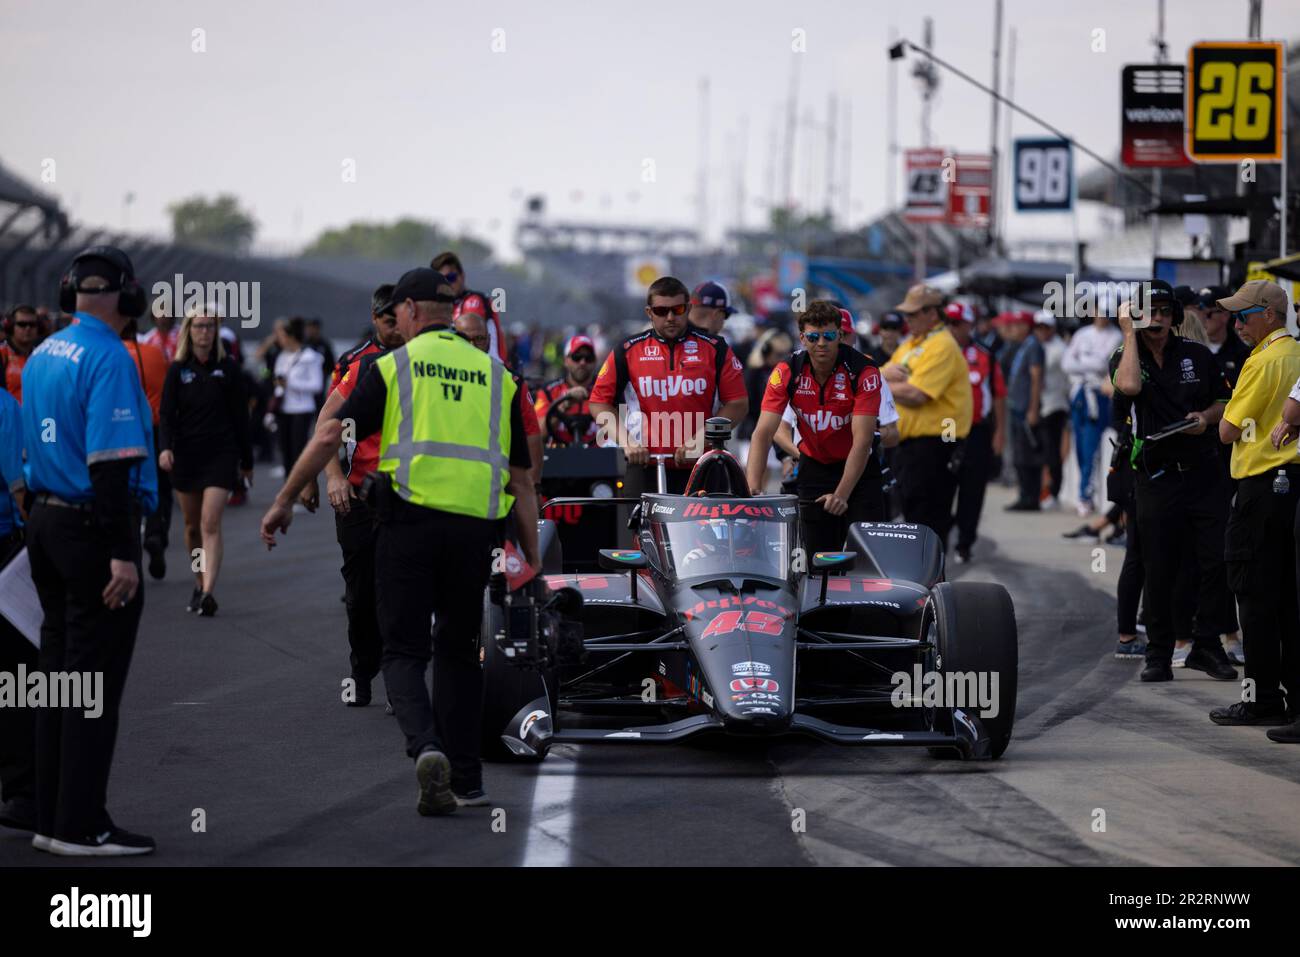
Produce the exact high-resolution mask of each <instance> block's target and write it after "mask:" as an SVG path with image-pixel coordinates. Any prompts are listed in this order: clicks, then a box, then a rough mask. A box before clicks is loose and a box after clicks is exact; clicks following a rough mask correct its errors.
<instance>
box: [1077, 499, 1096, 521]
mask: <svg viewBox="0 0 1300 957" xmlns="http://www.w3.org/2000/svg"><path fill="white" fill-rule="evenodd" d="M1074 511H1075V513H1076V514H1077V515H1078V516H1079V517H1080V518H1087V517H1088V516H1089V515H1091V514H1092V506H1091V505H1089V504H1088V503H1087V502H1080V503H1079V504H1078V505H1076V506H1075V507H1074Z"/></svg>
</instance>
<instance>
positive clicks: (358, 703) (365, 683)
mask: <svg viewBox="0 0 1300 957" xmlns="http://www.w3.org/2000/svg"><path fill="white" fill-rule="evenodd" d="M352 684H353V686H354V687H355V688H356V699H355V700H353V701H345V702H343V703H344V704H345V705H347V706H348V707H349V708H364V707H365V706H366V705H368V704H370V700H371V698H372V697H373V696H372V694H371V692H370V679H369V678H358V677H357V676H356V675H353V676H352Z"/></svg>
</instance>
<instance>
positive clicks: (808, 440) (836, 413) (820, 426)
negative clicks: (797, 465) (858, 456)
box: [763, 358, 880, 465]
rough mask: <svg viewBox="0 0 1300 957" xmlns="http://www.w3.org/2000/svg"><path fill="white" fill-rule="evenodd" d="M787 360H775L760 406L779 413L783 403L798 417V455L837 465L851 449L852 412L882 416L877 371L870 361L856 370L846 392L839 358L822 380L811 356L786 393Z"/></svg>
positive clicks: (844, 371)
mask: <svg viewBox="0 0 1300 957" xmlns="http://www.w3.org/2000/svg"><path fill="white" fill-rule="evenodd" d="M791 375H792V372H791V369H790V363H788V362H780V363H777V366H776V368H775V369H773V370H772V374H771V376H769V377H768V380H767V389H766V391H764V393H763V411H764V412H775V413H776V414H777V415H780V414H781V413H782V412H784V411H785V407H786V405H787V404H788V405H790V406H791V407H793V409H794V414H795V416H796V417H798V419H799V454H800V455H806V456H808V458H810V459H813V460H814V461H816V462H820V463H822V464H823V465H835V464H838V463H840V462H843V461H845V460H846V459H848V457H849V450H850V449H852V448H853V416H855V415H880V370H879V369H877V368H876V367H875V366H868V367H867V368H865V369H863V370H862V372H861V373H860V374H859V375H858V385H857V391H856V392H850V391H849V389H850V385H849V382H850V379H851V374H850V372H849V368H848V366H847V365H846V364H845V362H844V360H843V359H842V358H841V359H840V360H839V362H837V363H836V365H835V368H834V370H833V371H832V372H831V374H830V378H828V379H827V380H826V384H825V385H818V384H817V379H816V378H815V377H814V376H813V368H812V360H807V361H806V362H805V363H804V367H803V371H802V372H801V373H800V374H799V379H798V381H797V382H796V383H795V388H794V395H793V397H791V396H790V394H789V387H790V376H791Z"/></svg>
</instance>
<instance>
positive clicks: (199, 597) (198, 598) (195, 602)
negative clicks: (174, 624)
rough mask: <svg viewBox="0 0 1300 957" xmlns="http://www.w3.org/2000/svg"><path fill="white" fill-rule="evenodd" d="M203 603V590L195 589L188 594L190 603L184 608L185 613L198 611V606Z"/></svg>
mask: <svg viewBox="0 0 1300 957" xmlns="http://www.w3.org/2000/svg"><path fill="white" fill-rule="evenodd" d="M202 601H203V589H202V588H196V589H194V591H192V592H190V603H189V604H188V605H186V606H185V610H186V611H198V610H199V604H200V603H201V602H202Z"/></svg>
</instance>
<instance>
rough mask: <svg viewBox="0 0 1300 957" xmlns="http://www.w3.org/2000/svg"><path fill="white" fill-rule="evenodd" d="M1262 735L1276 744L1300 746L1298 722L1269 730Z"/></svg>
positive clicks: (1299, 723) (1299, 725)
mask: <svg viewBox="0 0 1300 957" xmlns="http://www.w3.org/2000/svg"><path fill="white" fill-rule="evenodd" d="M1264 733H1265V734H1267V735H1268V739H1269V740H1270V741H1276V742H1277V743H1278V744H1300V720H1297V721H1295V722H1294V723H1292V724H1288V725H1283V726H1282V727H1280V728H1269V729H1268V730H1267V731H1265V732H1264Z"/></svg>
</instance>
